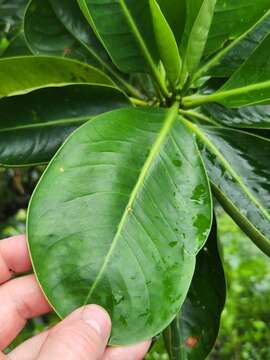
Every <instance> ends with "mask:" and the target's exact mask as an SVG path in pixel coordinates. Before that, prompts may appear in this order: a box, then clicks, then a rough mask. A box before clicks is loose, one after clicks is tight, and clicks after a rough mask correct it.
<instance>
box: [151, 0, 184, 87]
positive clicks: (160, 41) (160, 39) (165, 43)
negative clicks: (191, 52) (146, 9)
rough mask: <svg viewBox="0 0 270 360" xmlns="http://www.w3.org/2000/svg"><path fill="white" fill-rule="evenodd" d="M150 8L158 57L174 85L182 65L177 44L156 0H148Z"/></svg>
mask: <svg viewBox="0 0 270 360" xmlns="http://www.w3.org/2000/svg"><path fill="white" fill-rule="evenodd" d="M150 9H151V14H152V21H153V28H154V34H155V38H156V42H157V47H158V50H159V55H160V59H161V61H162V62H163V65H164V67H165V70H166V73H167V76H168V79H169V81H170V83H171V84H172V85H175V84H176V83H177V81H178V79H179V76H180V71H181V65H182V62H181V58H180V54H179V51H178V46H177V43H176V40H175V37H174V35H173V32H172V30H171V28H170V27H169V25H168V23H167V21H166V19H165V17H164V16H163V14H162V12H161V10H160V7H159V5H158V4H157V2H156V0H150Z"/></svg>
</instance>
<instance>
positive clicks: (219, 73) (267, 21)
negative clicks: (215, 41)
mask: <svg viewBox="0 0 270 360" xmlns="http://www.w3.org/2000/svg"><path fill="white" fill-rule="evenodd" d="M268 13H269V15H268V16H266V15H265V16H263V18H262V19H260V20H259V22H258V23H257V24H256V26H255V27H254V28H252V29H251V30H250V31H249V32H248V33H247V35H246V36H245V37H243V39H242V40H240V41H239V42H238V43H237V44H236V45H235V46H233V47H232V48H231V50H230V51H228V52H227V54H226V55H225V56H224V57H223V58H221V60H220V61H219V63H218V64H217V66H215V67H214V68H212V69H210V71H209V74H210V75H211V76H215V77H230V76H231V75H232V74H233V73H234V72H235V71H236V70H237V69H238V68H239V67H240V66H241V65H242V64H243V63H244V62H245V61H246V60H247V59H248V57H249V56H250V55H251V54H252V52H253V51H254V50H255V49H256V47H257V46H258V45H259V44H260V43H261V42H262V41H263V39H264V38H265V36H267V35H268V34H269V33H270V12H269V11H268Z"/></svg>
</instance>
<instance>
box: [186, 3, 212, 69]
mask: <svg viewBox="0 0 270 360" xmlns="http://www.w3.org/2000/svg"><path fill="white" fill-rule="evenodd" d="M215 5H216V0H191V1H188V2H187V14H188V15H187V25H186V29H185V37H186V49H185V57H184V68H185V69H186V70H187V71H188V72H189V73H190V74H193V73H194V71H195V70H196V69H197V67H198V65H199V63H200V60H201V57H202V55H203V52H204V48H205V44H206V41H207V37H208V33H209V30H210V26H211V23H212V19H213V15H214V9H215Z"/></svg>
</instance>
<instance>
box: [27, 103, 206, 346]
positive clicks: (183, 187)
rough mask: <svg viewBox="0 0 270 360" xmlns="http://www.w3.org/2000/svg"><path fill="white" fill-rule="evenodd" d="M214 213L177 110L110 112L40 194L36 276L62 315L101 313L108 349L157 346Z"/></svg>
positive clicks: (70, 143) (66, 155)
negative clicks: (87, 309) (153, 342)
mask: <svg viewBox="0 0 270 360" xmlns="http://www.w3.org/2000/svg"><path fill="white" fill-rule="evenodd" d="M146 120H147V121H146ZM211 211H212V206H211V196H210V193H209V187H208V180H207V177H206V174H205V170H204V167H203V164H202V161H201V158H200V156H199V153H198V150H197V146H196V144H195V142H194V137H193V136H192V134H191V133H190V132H189V131H188V130H187V129H186V127H185V126H184V125H183V123H182V122H180V121H179V118H178V117H177V107H176V106H173V108H171V109H170V110H169V111H163V110H161V109H149V110H147V109H145V110H143V109H142V110H139V109H121V110H116V111H113V112H110V113H106V114H104V115H101V116H98V117H96V118H95V119H93V120H91V121H90V122H88V123H86V124H85V125H83V126H82V127H81V128H80V129H78V130H77V131H76V132H74V133H73V134H72V135H71V137H70V138H69V139H68V140H67V142H66V143H65V144H64V146H63V147H62V148H61V149H60V151H59V152H58V153H57V155H56V156H55V157H54V159H53V161H52V162H51V163H50V165H49V167H48V168H47V170H46V172H45V174H44V175H43V177H42V179H41V182H40V184H39V186H38V187H37V189H36V191H35V193H34V195H33V198H32V201H31V204H30V209H29V214H28V239H29V246H30V251H31V255H32V259H33V264H34V268H35V272H36V275H37V277H38V279H39V281H40V283H41V285H42V287H43V289H44V291H45V293H46V294H47V296H48V298H49V300H50V302H51V303H52V304H53V306H54V308H55V309H56V311H57V312H58V313H59V314H60V315H61V316H65V315H67V314H68V313H70V312H71V311H72V310H73V309H75V308H77V307H79V306H81V305H83V304H86V303H97V304H100V305H102V306H104V307H105V308H106V309H107V310H108V311H109V313H110V315H111V318H112V323H113V329H112V336H111V341H110V342H111V344H130V343H136V342H138V341H141V340H144V339H148V338H151V337H152V336H153V335H155V334H157V333H159V332H160V331H162V330H163V329H164V328H165V327H166V326H167V325H168V324H169V323H170V322H171V321H172V319H173V317H174V316H175V314H176V313H177V312H178V311H179V308H180V306H181V304H182V303H183V301H184V299H185V297H186V294H187V291H188V288H189V285H190V282H191V279H192V276H193V271H194V266H195V254H196V253H197V252H198V251H199V249H200V248H201V247H202V246H203V245H204V242H205V241H206V239H207V237H208V234H209V229H210V227H211V217H212V216H211V215H212V212H211ZM37 219H38V221H37ZM44 253H46V257H44ZM175 279H177V281H175ZM131 309H132V311H131Z"/></svg>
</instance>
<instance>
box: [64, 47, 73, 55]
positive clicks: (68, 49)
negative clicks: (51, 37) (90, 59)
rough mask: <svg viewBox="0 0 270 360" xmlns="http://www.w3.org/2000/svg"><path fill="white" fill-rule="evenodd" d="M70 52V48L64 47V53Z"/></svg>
mask: <svg viewBox="0 0 270 360" xmlns="http://www.w3.org/2000/svg"><path fill="white" fill-rule="evenodd" d="M71 52H72V49H71V48H65V49H64V55H68V54H70V53H71Z"/></svg>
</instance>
